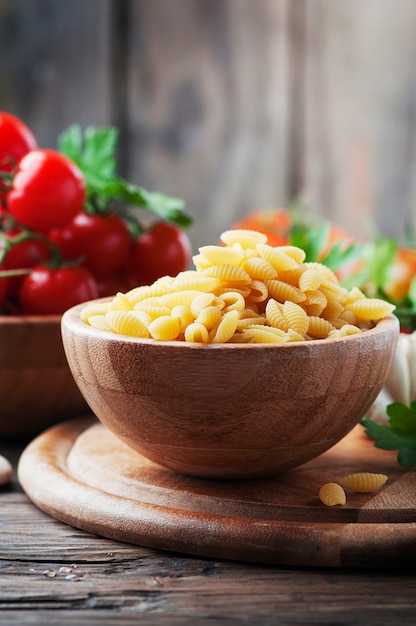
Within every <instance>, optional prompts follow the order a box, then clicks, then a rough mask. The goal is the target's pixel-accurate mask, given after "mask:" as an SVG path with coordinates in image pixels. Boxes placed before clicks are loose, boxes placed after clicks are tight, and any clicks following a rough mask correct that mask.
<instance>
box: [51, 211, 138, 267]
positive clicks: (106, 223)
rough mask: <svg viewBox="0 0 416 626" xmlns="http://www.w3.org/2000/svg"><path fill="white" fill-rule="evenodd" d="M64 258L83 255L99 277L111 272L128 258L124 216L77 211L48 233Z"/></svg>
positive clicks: (87, 265)
mask: <svg viewBox="0 0 416 626" xmlns="http://www.w3.org/2000/svg"><path fill="white" fill-rule="evenodd" d="M49 237H50V238H51V240H52V241H53V242H54V243H56V245H57V246H58V248H59V250H60V251H61V254H62V258H63V259H65V260H71V259H78V258H81V257H82V259H83V261H82V262H83V264H84V265H85V266H86V267H88V269H89V270H90V271H91V272H92V273H93V274H94V276H96V277H98V278H105V277H106V276H108V275H109V274H113V273H114V272H115V271H116V270H118V269H119V268H120V267H121V266H122V265H123V264H124V263H125V261H126V260H127V257H128V254H129V250H130V243H131V235H130V231H129V229H128V228H127V226H126V224H125V222H124V220H123V219H122V218H121V217H119V216H118V215H115V214H114V213H110V214H108V215H87V214H86V213H78V215H76V216H75V217H74V218H73V219H72V220H71V221H70V222H69V223H68V224H67V225H66V226H64V227H63V228H61V229H55V230H53V231H51V232H50V233H49Z"/></svg>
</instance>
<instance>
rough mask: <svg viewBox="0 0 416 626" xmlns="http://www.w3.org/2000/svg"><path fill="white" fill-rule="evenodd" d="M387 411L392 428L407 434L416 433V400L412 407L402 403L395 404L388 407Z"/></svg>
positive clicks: (411, 404)
mask: <svg viewBox="0 0 416 626" xmlns="http://www.w3.org/2000/svg"><path fill="white" fill-rule="evenodd" d="M386 411H387V415H388V416H389V418H390V420H389V423H390V425H391V427H392V428H395V429H397V430H402V431H404V432H406V433H416V402H415V401H414V400H412V402H411V403H410V407H408V406H406V405H405V404H402V403H401V402H393V403H392V404H389V405H388V407H387V409H386Z"/></svg>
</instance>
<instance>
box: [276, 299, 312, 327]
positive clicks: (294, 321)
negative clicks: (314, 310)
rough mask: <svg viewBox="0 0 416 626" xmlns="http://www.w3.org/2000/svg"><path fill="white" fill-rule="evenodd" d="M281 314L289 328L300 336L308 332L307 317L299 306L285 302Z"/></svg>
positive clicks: (288, 301)
mask: <svg viewBox="0 0 416 626" xmlns="http://www.w3.org/2000/svg"><path fill="white" fill-rule="evenodd" d="M282 313H283V317H284V318H285V320H286V322H287V325H288V327H289V328H291V329H292V330H295V331H296V332H297V333H299V335H302V336H304V335H305V334H306V333H307V332H308V327H309V317H308V316H307V314H306V312H305V311H304V309H302V307H301V306H299V304H296V303H295V302H290V300H287V301H286V302H285V303H284V305H283V310H282Z"/></svg>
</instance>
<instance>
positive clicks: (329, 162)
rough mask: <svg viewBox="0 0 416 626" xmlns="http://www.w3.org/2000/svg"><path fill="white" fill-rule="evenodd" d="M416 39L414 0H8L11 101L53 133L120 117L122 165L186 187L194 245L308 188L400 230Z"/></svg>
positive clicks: (412, 216)
mask: <svg viewBox="0 0 416 626" xmlns="http://www.w3.org/2000/svg"><path fill="white" fill-rule="evenodd" d="M75 41H76V45H74V42H75ZM415 41H416V5H415V3H414V2H412V0H398V1H397V2H396V3H394V4H392V3H391V2H389V0H367V1H366V2H365V3H359V5H358V6H354V7H353V8H352V7H351V6H350V3H349V2H347V1H345V0H335V1H333V0H308V1H306V0H297V1H296V2H290V0H257V1H256V2H255V3H253V2H252V1H251V0H226V1H221V0H209V1H207V0H176V1H175V4H174V6H173V5H172V6H171V3H166V2H165V1H164V0H152V2H148V1H147V0H124V1H123V2H122V3H121V2H119V1H118V0H89V1H88V2H85V3H80V2H78V3H68V2H66V1H65V0H31V2H30V7H28V6H27V2H24V1H23V0H1V2H0V108H1V109H6V110H11V111H12V112H15V113H16V114H18V115H21V116H23V118H24V119H25V120H26V122H27V123H29V125H31V126H32V127H33V129H34V131H35V133H36V135H37V136H38V138H39V142H40V143H41V144H42V145H47V146H52V145H55V140H56V136H57V135H58V133H59V132H61V131H62V130H63V129H64V128H65V127H66V126H67V125H69V124H70V123H72V122H80V123H81V124H82V125H84V126H85V125H87V124H95V125H101V124H111V123H113V124H114V123H115V124H117V125H118V126H119V128H120V130H121V133H122V135H121V143H120V158H121V166H122V174H123V175H125V176H127V177H128V178H129V179H131V180H132V181H134V182H136V183H138V184H142V185H143V186H145V187H147V188H149V189H157V190H160V191H164V192H166V193H169V194H172V195H178V196H180V197H183V198H184V199H185V201H186V204H187V209H188V211H189V212H190V213H191V214H192V215H193V216H194V218H195V226H194V227H193V228H192V229H191V231H190V234H191V238H192V243H193V246H194V249H195V251H196V249H197V248H198V247H199V246H201V245H204V244H206V243H207V242H215V241H216V240H217V238H218V236H219V234H220V233H221V232H222V231H223V230H224V229H225V228H226V227H228V226H229V225H230V224H232V223H233V222H234V221H235V220H236V219H239V218H241V217H242V216H243V215H245V214H246V213H247V212H248V211H251V210H254V209H257V208H260V207H271V206H285V205H287V203H288V202H289V201H290V200H292V199H293V197H294V195H296V194H301V195H302V196H304V197H305V198H306V201H307V205H308V207H310V209H311V210H312V209H313V210H315V211H316V212H318V213H320V214H322V215H324V216H326V217H329V218H331V219H334V220H336V221H338V222H339V223H340V225H341V226H343V227H344V228H346V229H347V230H350V231H351V232H352V234H353V235H355V236H358V237H362V236H365V235H368V233H369V228H368V221H369V220H375V222H376V225H377V227H378V228H379V229H380V230H381V231H382V232H383V233H385V234H390V235H395V236H397V237H399V238H401V239H402V240H403V239H404V238H405V236H406V232H408V230H406V222H407V221H410V222H412V223H413V226H414V225H415V220H416V213H415V211H414V205H415V196H416V187H415V185H414V182H413V180H414V177H413V171H414V167H415V158H416V150H415V141H414V132H413V130H414V126H415V119H416V116H415V104H414V103H415V98H414V93H415V78H414V72H413V71H412V59H413V57H414V52H415ZM380 42H382V44H383V45H380Z"/></svg>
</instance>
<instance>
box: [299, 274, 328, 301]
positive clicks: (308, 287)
mask: <svg viewBox="0 0 416 626" xmlns="http://www.w3.org/2000/svg"><path fill="white" fill-rule="evenodd" d="M321 282H322V275H321V274H320V273H319V272H318V270H313V269H307V270H305V271H304V272H303V273H302V274H301V276H300V278H299V287H300V288H301V289H302V291H316V290H317V289H318V288H319V285H320V284H321ZM325 302H326V298H325Z"/></svg>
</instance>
